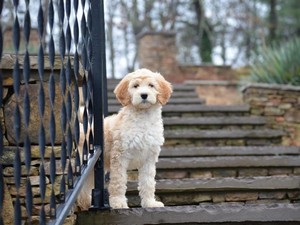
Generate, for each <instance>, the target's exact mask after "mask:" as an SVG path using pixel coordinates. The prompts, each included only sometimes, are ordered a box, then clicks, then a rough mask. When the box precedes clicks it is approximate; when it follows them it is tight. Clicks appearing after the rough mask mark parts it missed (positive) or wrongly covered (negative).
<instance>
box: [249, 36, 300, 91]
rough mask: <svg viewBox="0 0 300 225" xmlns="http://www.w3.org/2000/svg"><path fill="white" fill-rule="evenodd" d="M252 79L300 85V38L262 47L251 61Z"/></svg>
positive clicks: (259, 81) (270, 82)
mask: <svg viewBox="0 0 300 225" xmlns="http://www.w3.org/2000/svg"><path fill="white" fill-rule="evenodd" d="M250 80H251V81H254V82H258V83H269V84H291V85H300V38H296V39H293V40H291V41H288V42H286V43H282V44H280V45H273V46H271V47H268V48H266V47H264V48H260V49H259V50H258V52H257V54H256V56H255V58H254V60H253V62H252V63H251V72H250Z"/></svg>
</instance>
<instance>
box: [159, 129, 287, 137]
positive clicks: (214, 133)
mask: <svg viewBox="0 0 300 225" xmlns="http://www.w3.org/2000/svg"><path fill="white" fill-rule="evenodd" d="M284 134H285V133H284V132H283V131H281V130H272V129H261V130H239V129H235V130H195V129H193V130H192V129H181V130H165V131H164V135H165V138H176V139H218V138H223V139H224V138H231V139H241V138H258V139H263V138H278V137H281V136H282V135H284Z"/></svg>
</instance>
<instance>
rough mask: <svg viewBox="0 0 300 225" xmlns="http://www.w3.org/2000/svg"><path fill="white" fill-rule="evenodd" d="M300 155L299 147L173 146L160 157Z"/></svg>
mask: <svg viewBox="0 0 300 225" xmlns="http://www.w3.org/2000/svg"><path fill="white" fill-rule="evenodd" d="M264 155H265V156H266V155H271V156H279V155H300V147H299V146H207V147H203V146H195V147H194V146H184V147H179V146H172V147H167V146H165V147H162V151H161V152H160V155H159V156H160V157H161V158H164V157H197V156H264Z"/></svg>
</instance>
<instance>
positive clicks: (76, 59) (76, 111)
mask: <svg viewBox="0 0 300 225" xmlns="http://www.w3.org/2000/svg"><path fill="white" fill-rule="evenodd" d="M73 3H74V4H73V5H74V25H73V37H74V45H75V53H74V65H73V67H74V68H73V70H74V80H75V82H74V92H73V95H74V115H75V119H74V128H73V130H74V139H75V140H74V141H75V147H76V150H75V154H76V155H75V175H76V176H80V175H81V162H80V156H79V150H78V148H79V139H80V128H79V119H78V116H79V113H80V110H79V107H80V106H79V87H78V77H79V56H78V41H79V26H78V20H77V13H78V0H74V1H73Z"/></svg>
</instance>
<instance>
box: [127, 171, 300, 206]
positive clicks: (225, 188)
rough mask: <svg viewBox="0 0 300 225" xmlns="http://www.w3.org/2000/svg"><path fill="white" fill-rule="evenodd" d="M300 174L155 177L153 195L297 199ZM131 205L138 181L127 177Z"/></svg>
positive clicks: (169, 199)
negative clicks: (159, 178) (184, 177)
mask: <svg viewBox="0 0 300 225" xmlns="http://www.w3.org/2000/svg"><path fill="white" fill-rule="evenodd" d="M299 182H300V176H263V177H259V176H257V177H239V178H232V177H218V178H203V179H162V180H157V181H156V196H157V199H160V200H161V201H162V202H163V203H164V204H165V205H167V206H170V205H198V204H199V203H201V202H244V203H250V202H252V203H258V202H268V203H274V202H277V203H279V202H285V203H293V202H297V201H298V200H299V199H300V197H299V196H300V189H299ZM127 187H128V188H127V196H128V199H129V205H130V206H139V204H140V199H139V197H138V196H137V195H138V192H137V182H135V181H129V182H128V186H127Z"/></svg>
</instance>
